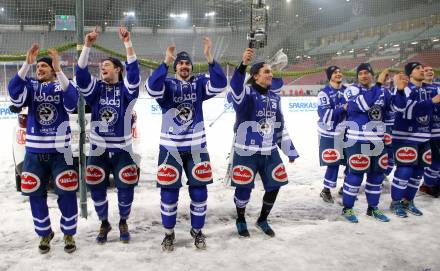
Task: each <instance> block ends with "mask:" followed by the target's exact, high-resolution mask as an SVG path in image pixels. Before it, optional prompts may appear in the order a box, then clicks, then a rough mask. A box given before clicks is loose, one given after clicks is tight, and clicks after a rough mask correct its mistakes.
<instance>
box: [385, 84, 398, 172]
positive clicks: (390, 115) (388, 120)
mask: <svg viewBox="0 0 440 271" xmlns="http://www.w3.org/2000/svg"><path fill="white" fill-rule="evenodd" d="M382 91H384V92H385V91H387V92H388V93H389V95H392V93H393V89H391V78H387V79H386V80H385V82H384V84H383V85H382ZM395 118H396V112H395V111H392V110H388V111H386V112H385V117H384V123H385V133H384V135H383V142H384V145H385V149H386V152H387V154H388V166H387V169H386V170H385V172H384V174H385V176H389V175H390V174H391V172H392V171H393V168H394V153H393V148H392V142H393V139H392V137H391V131H392V128H393V125H394V119H395ZM386 180H388V178H387V177H386Z"/></svg>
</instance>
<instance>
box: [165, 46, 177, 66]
mask: <svg viewBox="0 0 440 271" xmlns="http://www.w3.org/2000/svg"><path fill="white" fill-rule="evenodd" d="M175 51H176V45H171V46H168V48H167V50H166V52H165V63H166V64H167V65H168V66H169V65H171V64H173V62H174V60H175V59H176V57H175V56H174V52H175Z"/></svg>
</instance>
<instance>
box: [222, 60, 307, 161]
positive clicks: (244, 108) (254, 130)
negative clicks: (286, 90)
mask: <svg viewBox="0 0 440 271" xmlns="http://www.w3.org/2000/svg"><path fill="white" fill-rule="evenodd" d="M244 81H245V74H244V72H240V70H239V69H238V68H237V69H236V70H235V72H234V74H233V76H232V79H231V91H230V92H229V94H228V95H230V96H231V97H232V102H233V103H232V104H233V107H234V109H235V112H236V122H235V125H234V132H235V133H236V136H235V143H234V148H235V149H241V150H244V151H252V152H255V153H257V154H263V155H267V154H270V153H272V152H274V151H277V146H278V147H279V148H280V149H281V150H282V151H283V152H284V154H285V155H286V156H287V157H289V160H290V161H293V160H295V159H296V158H297V157H299V155H298V153H297V151H296V149H295V147H294V145H293V143H292V141H291V139H290V137H289V133H288V132H287V129H286V126H285V123H284V117H283V114H282V112H281V98H280V96H279V95H278V94H276V93H275V92H273V91H268V92H267V94H265V95H263V94H260V93H259V92H258V91H257V90H256V89H254V87H253V86H252V85H245V82H244ZM276 82H280V81H279V80H278V79H276Z"/></svg>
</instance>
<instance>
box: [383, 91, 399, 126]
mask: <svg viewBox="0 0 440 271" xmlns="http://www.w3.org/2000/svg"><path fill="white" fill-rule="evenodd" d="M382 91H383V92H388V94H390V95H392V91H391V90H390V89H388V88H385V87H383V86H382ZM395 119H396V111H393V110H388V111H386V112H385V117H384V123H385V126H387V127H390V128H391V127H392V126H393V125H394V120H395Z"/></svg>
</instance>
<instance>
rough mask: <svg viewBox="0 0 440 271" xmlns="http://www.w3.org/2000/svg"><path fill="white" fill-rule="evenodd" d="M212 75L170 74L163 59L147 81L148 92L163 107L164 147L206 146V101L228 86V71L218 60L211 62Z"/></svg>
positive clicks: (188, 148) (183, 148) (202, 147)
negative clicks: (185, 79) (186, 76)
mask: <svg viewBox="0 0 440 271" xmlns="http://www.w3.org/2000/svg"><path fill="white" fill-rule="evenodd" d="M208 69H209V75H206V74H199V75H195V76H191V77H190V78H189V80H188V81H184V80H179V79H177V78H171V77H167V73H168V66H167V65H166V64H165V63H162V64H161V65H159V67H157V69H156V70H154V72H153V73H152V74H151V76H150V77H149V78H148V80H147V82H146V83H145V88H146V89H147V92H148V94H149V95H150V96H151V97H153V98H155V99H156V101H157V103H158V104H159V106H160V108H161V110H162V128H161V134H160V148H161V149H164V150H177V151H190V150H202V149H204V148H205V147H206V135H205V125H204V123H203V122H204V119H203V110H202V104H203V101H206V100H208V99H210V98H212V97H215V96H216V95H218V94H220V93H221V92H223V91H224V90H225V89H226V85H227V79H226V75H225V73H224V71H223V69H222V67H221V66H220V64H218V63H217V62H215V61H214V62H213V63H212V64H209V66H208Z"/></svg>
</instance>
